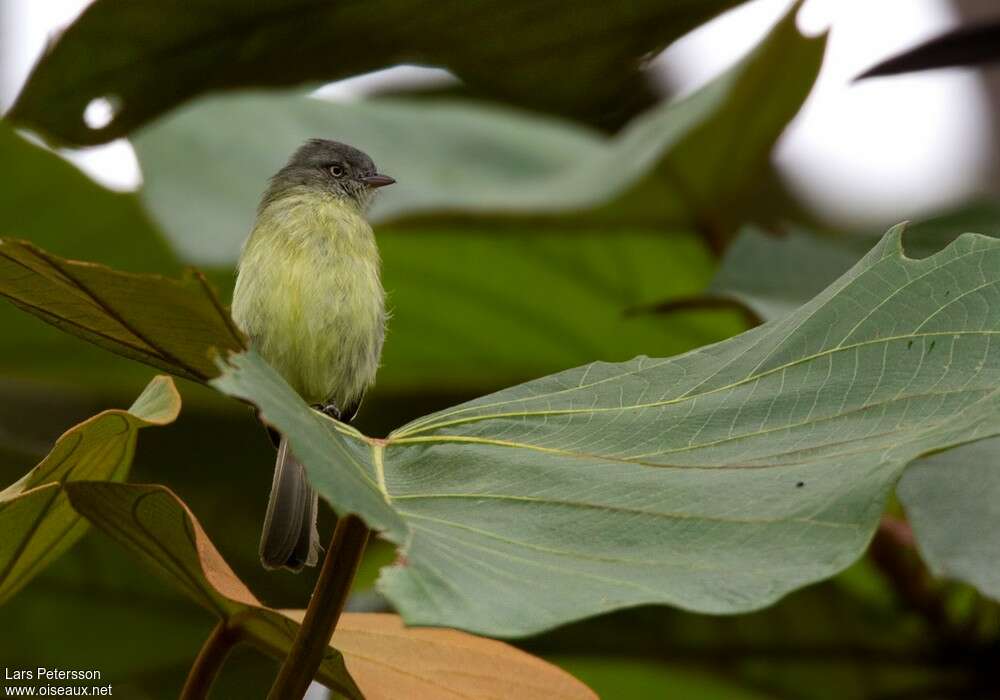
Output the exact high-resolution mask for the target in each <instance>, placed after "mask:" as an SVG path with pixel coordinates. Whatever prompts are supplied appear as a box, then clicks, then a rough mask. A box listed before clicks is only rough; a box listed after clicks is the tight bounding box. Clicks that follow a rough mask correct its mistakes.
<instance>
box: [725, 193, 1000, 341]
mask: <svg viewBox="0 0 1000 700" xmlns="http://www.w3.org/2000/svg"><path fill="white" fill-rule="evenodd" d="M965 231H977V232H981V233H983V234H985V235H989V236H992V237H994V238H1000V206H998V205H997V203H993V202H981V203H978V204H973V205H969V206H966V207H962V208H960V209H956V210H954V211H950V212H947V213H944V214H941V215H939V216H936V217H934V218H932V219H928V220H926V221H921V222H919V223H917V224H913V225H911V226H908V227H907V229H906V236H905V241H904V243H905V245H906V251H907V254H908V255H910V256H912V257H916V258H923V257H927V256H928V255H932V254H934V253H936V252H937V251H939V250H941V249H942V248H944V247H945V246H946V245H948V244H949V243H950V242H952V241H953V240H954V239H955V238H956V237H957V236H958V234H960V233H962V232H965ZM873 242H874V237H872V236H869V235H859V234H854V235H839V236H833V235H826V236H824V235H818V234H816V233H811V232H809V231H805V230H794V231H792V232H791V233H789V234H787V235H784V236H780V237H778V236H773V235H769V234H767V233H765V232H763V231H759V230H757V229H753V228H748V229H746V230H744V231H743V232H742V234H741V235H740V236H739V237H738V238H737V239H736V240H735V241H734V242H733V244H732V245H731V246H730V247H729V249H728V250H727V251H726V255H725V257H724V258H723V260H722V264H721V266H720V267H719V271H718V272H717V273H716V275H715V278H714V279H713V280H712V283H711V285H710V286H709V290H708V294H709V296H710V297H714V298H723V299H732V300H734V301H737V302H739V303H741V304H743V305H745V306H746V307H747V308H748V309H750V310H751V311H753V312H754V313H755V314H756V315H757V316H759V317H760V318H761V319H763V320H765V321H771V320H774V319H776V318H780V317H782V316H784V315H785V314H787V313H789V312H791V311H793V310H795V309H796V308H798V307H799V306H801V305H802V304H804V303H806V302H807V301H808V300H809V299H811V298H812V297H813V296H815V295H816V294H818V293H819V292H821V291H822V290H823V289H824V288H825V287H826V286H827V285H829V284H831V283H832V282H833V281H834V280H836V279H837V278H838V277H839V276H840V275H842V274H843V273H844V272H846V271H847V270H848V269H850V267H851V266H852V265H853V264H854V263H855V262H857V261H858V260H859V259H860V258H861V257H862V256H863V255H864V254H865V252H866V251H867V250H868V249H869V248H870V247H871V245H872V243H873ZM765 269H766V270H767V274H766V275H764V274H761V270H765Z"/></svg>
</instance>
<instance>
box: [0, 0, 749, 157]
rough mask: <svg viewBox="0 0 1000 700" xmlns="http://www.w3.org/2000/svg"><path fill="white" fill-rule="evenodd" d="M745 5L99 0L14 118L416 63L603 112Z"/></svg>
mask: <svg viewBox="0 0 1000 700" xmlns="http://www.w3.org/2000/svg"><path fill="white" fill-rule="evenodd" d="M738 3H739V0H683V1H682V2H670V3H663V2H657V1H656V0H641V1H640V2H632V3H606V2H601V1H599V0H585V1H584V2H577V3H575V4H574V5H573V6H572V8H567V7H566V6H565V5H564V4H563V3H559V2H554V1H553V0H545V1H544V2H541V3H539V2H530V1H528V0H504V1H503V2H501V1H500V0H483V1H481V2H477V3H467V2H457V1H456V0H448V1H447V2H443V3H437V4H435V5H434V6H428V5H427V4H426V3H425V2H422V1H420V0H370V1H369V2H364V3H358V2H315V0H300V1H299V2H295V3H288V2H284V1H283V0H266V1H264V2H256V3H253V4H252V5H250V6H248V5H247V4H246V3H243V2H238V1H237V0H227V1H225V2H216V3H214V4H213V6H212V8H211V10H210V11H208V10H206V11H202V12H191V11H189V10H188V9H187V8H186V7H185V6H184V5H183V4H180V3H177V2H168V3H164V2H160V1H158V0H141V1H139V2H131V3H129V4H127V5H122V4H121V3H118V2H114V0H98V1H97V2H95V3H93V4H92V5H91V6H90V7H89V8H88V9H86V10H85V11H84V12H83V14H82V15H81V17H80V18H79V19H78V20H77V21H76V22H75V23H74V24H73V25H72V26H71V27H70V28H69V29H68V30H67V31H66V32H64V33H63V35H62V36H61V37H60V38H59V41H58V42H57V43H56V44H55V45H54V46H52V47H50V49H49V50H48V51H47V52H46V53H45V55H44V56H43V57H42V59H41V61H40V62H39V64H38V65H37V66H36V67H35V70H34V71H33V73H32V75H31V76H30V78H29V80H28V83H27V85H26V86H25V88H24V89H23V90H22V92H21V95H20V96H19V98H18V100H17V103H16V104H15V105H14V107H13V109H12V111H11V115H12V116H13V117H14V118H16V119H18V120H19V121H21V122H22V123H26V124H29V125H31V126H32V127H33V128H37V129H40V130H42V131H45V132H47V133H49V134H51V135H53V136H55V137H58V138H60V139H62V140H65V141H70V142H74V143H78V144H93V143H101V142H104V141H108V140H110V139H113V138H115V137H117V136H122V135H124V134H127V133H128V132H129V131H131V130H132V129H134V128H135V127H136V126H139V125H141V124H143V123H145V122H147V121H149V120H151V119H153V118H154V117H156V116H158V115H159V114H161V113H163V112H165V111H167V110H169V109H170V108H172V107H174V106H176V105H177V104H179V103H181V102H183V101H185V100H187V99H189V98H191V97H193V96H195V95H198V94H200V93H203V92H206V91H210V90H218V89H225V88H233V87H248V86H255V85H260V86H276V85H293V84H298V83H303V82H306V81H329V80H336V79H338V78H343V77H347V76H350V75H354V74H358V73H365V72H368V71H371V70H375V69H378V68H383V67H386V66H392V65H394V64H397V63H404V62H406V63H414V62H415V63H422V64H430V65H438V66H443V67H446V68H449V69H451V70H452V71H453V72H455V73H456V74H457V75H458V76H459V77H461V78H462V79H464V80H465V81H467V82H468V83H469V84H470V85H471V86H473V87H474V88H476V89H478V90H479V91H482V92H485V93H487V94H491V95H493V96H496V97H500V98H505V99H510V100H514V101H517V102H521V103H524V104H528V105H532V106H536V107H542V108H550V109H557V110H560V111H566V112H570V113H583V114H585V115H589V116H591V117H596V116H598V115H602V114H607V113H609V112H610V113H612V114H614V113H615V112H617V111H620V110H622V109H625V108H627V107H628V106H629V105H628V104H627V101H628V100H629V99H631V98H633V97H634V95H633V94H632V93H633V91H634V90H635V88H636V85H637V83H638V80H637V79H636V74H637V69H638V68H639V64H640V62H641V61H643V60H644V59H646V58H647V57H648V56H649V55H650V54H652V53H654V52H656V51H658V50H660V49H662V48H663V47H664V46H666V45H667V44H668V43H670V42H671V41H673V40H674V39H676V38H677V37H679V36H680V35H681V34H684V33H685V32H687V31H689V30H691V29H693V28H694V27H696V26H697V25H698V24H700V23H702V22H704V21H706V20H707V19H709V18H710V17H712V16H714V15H716V14H718V13H719V12H721V11H722V10H725V9H727V8H729V7H732V6H733V5H736V4H738ZM109 46H113V47H114V50H108V47H109ZM207 65H211V66H212V70H206V66H207ZM102 97H113V98H114V100H115V101H116V102H117V103H118V104H119V108H118V112H117V115H116V116H115V118H114V119H113V120H112V121H111V123H110V124H108V125H107V126H105V127H103V128H99V129H90V128H89V127H88V126H87V125H86V124H85V123H84V121H83V113H84V110H85V108H86V107H87V105H88V104H89V103H90V102H91V100H93V99H95V98H102Z"/></svg>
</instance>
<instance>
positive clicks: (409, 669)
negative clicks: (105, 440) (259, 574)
mask: <svg viewBox="0 0 1000 700" xmlns="http://www.w3.org/2000/svg"><path fill="white" fill-rule="evenodd" d="M67 490H68V492H69V497H70V501H71V503H72V504H73V507H74V508H76V509H77V510H79V511H80V512H81V513H82V514H84V515H85V517H87V518H88V519H89V520H90V521H91V522H92V523H93V524H94V525H95V526H97V527H98V528H100V529H101V530H103V531H104V532H105V533H106V534H107V535H109V536H110V537H112V538H113V539H114V540H116V541H118V542H119V543H120V544H122V545H124V546H125V547H126V548H127V549H128V550H129V551H131V552H132V553H133V554H135V555H136V556H137V557H138V558H139V559H141V560H142V561H144V562H145V563H146V564H147V565H149V566H150V567H151V568H153V570H154V571H156V572H157V573H159V574H160V575H161V576H164V577H165V578H167V579H168V580H170V581H172V582H173V583H174V584H175V585H177V586H179V587H180V588H181V589H182V590H183V591H184V592H185V593H187V595H188V596H189V597H190V598H192V599H193V600H194V601H196V602H197V603H199V604H200V605H202V606H203V607H205V608H208V609H209V610H210V611H212V612H214V613H215V614H216V615H218V616H219V617H221V618H222V619H225V620H228V621H229V622H230V623H231V624H233V625H236V626H238V627H239V628H240V629H241V630H242V632H243V633H244V634H245V635H246V637H247V641H249V642H250V643H252V644H253V645H255V646H257V647H259V648H260V649H261V650H263V651H265V652H266V653H268V654H270V655H272V656H276V657H279V658H280V657H281V656H283V655H285V654H287V652H288V650H289V648H290V647H291V643H292V641H293V640H294V637H295V634H296V632H297V627H298V623H299V621H301V619H302V615H303V611H301V610H294V611H280V610H274V609H271V608H268V607H265V606H263V605H261V603H260V602H259V601H258V600H257V599H256V598H255V597H254V596H253V594H251V593H250V591H249V590H248V589H247V588H246V586H244V585H243V583H242V582H241V581H240V580H239V579H238V578H237V577H236V575H235V574H234V573H233V572H232V570H231V569H230V568H229V566H228V565H227V564H226V562H225V561H224V560H223V559H222V557H221V556H220V555H219V553H218V551H217V550H216V549H215V547H214V545H213V544H212V543H211V541H210V540H209V539H208V537H207V536H206V535H205V532H204V531H203V530H202V529H201V526H200V525H199V524H198V521H197V520H196V519H195V517H194V515H193V514H192V513H191V512H190V511H189V510H188V509H187V508H186V507H185V506H184V504H183V503H182V502H181V501H180V499H178V498H177V496H175V495H174V494H173V493H172V492H171V491H170V490H169V489H167V488H165V487H162V486H155V485H136V484H108V483H98V482H93V483H91V482H76V483H73V484H70V485H69V486H68V487H67ZM345 662H346V666H345ZM348 672H350V673H349V674H348ZM317 678H318V680H320V681H321V682H322V683H324V684H326V685H328V686H330V687H331V688H333V689H334V690H336V691H337V692H340V693H344V694H346V695H347V696H348V697H354V698H360V697H364V698H368V699H369V700H375V699H377V698H399V697H408V698H421V697H427V698H430V697H434V698H437V697H451V696H455V697H471V698H495V697H508V696H511V697H513V696H512V695H510V691H513V692H515V694H516V696H517V697H523V698H557V697H558V698H593V697H595V696H594V695H593V694H592V693H590V692H589V691H588V690H587V689H586V687H585V686H583V685H581V684H580V683H579V682H577V681H575V680H574V679H573V678H572V677H570V676H569V675H567V674H566V673H565V672H563V671H560V670H558V669H557V668H555V667H553V666H550V665H549V664H546V663H545V662H543V661H541V660H539V659H535V658H534V657H531V656H529V655H528V654H526V653H524V652H521V651H518V650H516V649H513V648H511V647H509V646H507V645H506V644H503V643H500V642H495V641H492V640H486V639H477V638H475V637H472V636H471V635H468V634H464V633H461V632H456V631H453V630H419V629H406V628H404V627H403V626H402V624H401V622H400V621H399V618H398V617H397V616H395V615H383V614H360V613H355V614H352V613H345V614H344V615H343V616H342V618H341V622H340V624H339V625H338V629H337V631H336V632H335V633H334V636H333V639H332V640H331V649H330V651H329V653H328V654H327V656H326V658H325V659H324V661H323V664H322V666H321V667H320V671H319V675H318V676H317ZM355 683H357V684H356V685H355Z"/></svg>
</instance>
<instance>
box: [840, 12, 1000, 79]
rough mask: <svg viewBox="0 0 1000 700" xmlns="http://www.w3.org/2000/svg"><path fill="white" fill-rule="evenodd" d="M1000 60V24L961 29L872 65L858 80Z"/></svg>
mask: <svg viewBox="0 0 1000 700" xmlns="http://www.w3.org/2000/svg"><path fill="white" fill-rule="evenodd" d="M998 61H1000V22H992V23H987V24H979V25H973V26H966V27H958V28H957V29H952V30H951V31H948V32H945V33H944V34H941V35H940V36H936V37H934V38H932V39H929V40H927V41H925V42H923V43H921V44H919V45H917V46H915V47H913V48H912V49H907V50H906V51H903V52H901V53H898V54H896V55H895V56H892V57H890V58H887V59H885V60H884V61H881V62H880V63H878V64H876V65H874V66H872V67H871V68H869V69H868V70H866V71H865V72H864V73H862V74H861V75H859V76H858V77H857V80H864V79H866V78H875V77H880V76H885V75H898V74H900V73H912V72H915V71H924V70H933V69H935V68H952V67H955V66H978V65H983V64H988V63H996V62H998Z"/></svg>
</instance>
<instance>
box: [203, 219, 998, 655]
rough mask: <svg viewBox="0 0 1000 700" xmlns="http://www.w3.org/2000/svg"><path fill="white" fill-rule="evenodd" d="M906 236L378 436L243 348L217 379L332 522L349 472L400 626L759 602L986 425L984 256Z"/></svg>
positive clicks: (991, 381) (986, 431)
mask: <svg viewBox="0 0 1000 700" xmlns="http://www.w3.org/2000/svg"><path fill="white" fill-rule="evenodd" d="M901 232H902V229H901V227H897V228H895V229H893V230H892V231H890V232H889V233H888V234H887V235H886V236H885V238H883V240H882V241H881V242H880V243H879V244H878V245H877V246H876V247H875V248H874V249H873V250H872V251H871V252H870V253H869V254H868V255H867V256H865V258H864V259H863V260H862V261H861V262H859V263H858V264H857V265H856V266H854V267H853V268H852V269H851V270H850V271H849V272H847V273H846V274H845V275H844V276H843V277H841V278H840V279H839V280H837V281H836V282H835V283H834V284H833V285H831V286H830V287H829V288H828V289H827V290H825V291H824V292H822V293H821V294H820V295H819V296H817V297H816V298H815V299H813V300H812V301H811V302H809V303H808V304H806V305H805V306H803V307H802V308H800V309H798V310H797V311H796V312H794V313H792V314H790V315H788V316H786V317H784V318H782V319H779V320H777V321H774V322H772V323H768V324H766V325H764V326H760V327H758V328H756V329H754V330H752V331H749V332H747V333H744V334H743V335H740V336H737V337H736V338H733V339H730V340H728V341H724V342H722V343H719V344H716V345H713V346H709V347H706V348H703V349H701V350H698V351H694V352H691V353H688V354H686V355H682V356H680V357H676V358H672V359H650V358H646V357H640V358H637V359H635V360H633V361H631V362H627V363H622V364H607V363H600V362H598V363H593V364H591V365H588V366H586V367H580V368H577V369H573V370H568V371H566V372H562V373H560V374H557V375H553V376H551V377H546V378H544V379H539V380H536V381H534V382H529V383H527V384H524V385H521V386H517V387H513V388H511V389H508V390H506V391H503V392H500V393H498V394H494V395H491V396H487V397H484V398H482V399H477V400H476V401H473V402H470V403H467V404H463V405H461V406H458V407H456V408H453V409H449V410H446V411H442V412H439V413H436V414H433V415H430V416H427V417H425V418H422V419H419V420H417V421H414V422H412V423H410V424H408V425H407V426H404V427H403V428H401V429H399V430H397V431H395V432H393V433H392V434H391V435H390V436H389V438H388V439H387V440H371V439H366V438H364V437H363V436H361V435H359V434H357V433H356V432H354V431H353V430H352V429H349V428H346V427H342V426H339V425H338V424H336V423H334V422H333V421H328V420H326V419H323V418H320V417H319V416H318V414H316V413H314V412H312V411H311V410H310V409H309V408H308V407H307V406H306V405H305V404H304V403H303V402H302V401H301V399H299V398H298V397H297V396H296V395H295V394H294V392H292V391H291V390H290V389H289V388H288V387H287V385H285V384H284V383H283V382H282V381H281V380H280V379H279V378H278V377H277V376H276V375H275V374H274V373H273V371H271V370H269V369H268V368H267V367H266V365H264V363H263V362H262V361H261V359H260V358H259V357H258V356H256V355H255V354H253V353H247V354H244V355H238V356H235V357H234V358H233V359H232V366H231V367H230V368H229V369H228V371H227V372H225V373H224V374H223V375H222V376H221V377H219V378H218V379H216V380H214V381H213V385H214V386H216V387H217V388H219V389H220V390H222V391H224V392H226V393H228V394H230V395H233V396H238V397H241V398H245V399H247V400H249V401H252V402H254V403H256V404H257V405H258V406H259V407H260V408H261V410H262V412H263V415H264V417H265V420H267V421H269V422H270V423H272V424H273V425H274V426H275V427H277V428H278V429H279V430H280V431H281V432H282V433H284V434H285V435H287V436H288V438H289V440H290V441H291V445H292V448H293V449H294V450H295V452H296V454H297V455H298V456H299V457H300V458H301V459H302V460H303V462H304V463H305V464H306V465H307V468H308V469H309V475H310V479H311V480H312V482H313V484H314V486H315V487H316V488H317V489H318V490H319V492H320V493H321V495H322V496H323V497H324V498H325V499H326V500H327V501H328V502H329V503H330V504H331V505H332V506H333V507H334V509H335V510H337V511H338V512H340V513H343V512H346V511H349V510H354V508H355V507H356V503H357V501H356V500H355V501H353V503H351V505H348V503H349V501H348V499H349V498H350V499H356V495H355V494H347V493H345V491H344V490H342V489H338V488H337V487H338V486H341V485H342V484H344V483H345V480H346V479H348V476H347V474H350V473H353V475H352V476H351V477H350V478H352V479H360V480H363V481H365V482H366V483H367V486H366V491H365V493H366V494H367V496H366V498H368V499H369V503H370V505H368V506H367V507H366V508H365V509H363V510H362V509H360V508H358V509H357V511H356V512H358V513H359V514H360V515H361V516H362V517H364V518H366V519H367V520H369V522H372V523H373V524H376V525H377V526H381V527H385V528H386V532H385V535H386V537H388V538H389V539H391V540H392V541H394V542H396V543H397V544H400V545H402V546H403V554H404V557H405V563H404V564H402V565H400V566H396V567H393V568H391V569H388V570H384V571H383V576H382V579H381V586H382V589H383V591H384V592H385V593H386V594H387V595H388V596H389V598H390V599H391V600H392V601H393V603H394V604H395V605H396V606H397V607H398V609H399V610H400V611H401V612H402V614H403V616H404V617H405V618H406V619H407V621H408V622H410V623H413V624H439V625H449V626H461V627H463V628H466V629H471V630H476V631H482V632H487V633H490V634H494V635H511V636H513V635H523V634H529V633H532V632H537V631H540V630H544V629H547V628H550V627H553V626H556V625H559V624H562V623H565V622H567V621H570V620H573V619H577V618H581V617H584V616H587V615H592V614H595V613H598V612H603V611H609V610H613V609H616V608H622V607H628V606H633V605H638V604H641V603H669V604H673V605H677V606H680V607H684V608H688V609H692V610H697V611H702V612H709V613H732V612H739V611H746V610H752V609H755V608H759V607H762V606H765V605H768V604H770V603H772V602H774V601H775V600H776V599H778V598H779V597H780V596H782V595H784V594H785V593H787V592H788V591H790V590H793V589H795V588H798V587H801V586H803V585H806V584H808V583H811V582H814V581H817V580H821V579H824V578H827V577H829V576H832V575H833V574H835V573H836V572H838V571H840V570H842V569H843V568H845V567H846V566H847V565H848V564H849V563H850V562H852V561H853V560H854V559H855V558H856V557H857V556H858V555H859V554H860V553H861V552H862V551H863V549H864V548H865V546H866V545H867V543H868V540H869V538H870V537H871V534H872V532H873V530H874V527H875V524H876V522H877V519H878V516H879V514H880V512H881V510H882V507H883V505H884V501H885V497H886V495H887V493H888V492H889V490H890V489H891V487H892V485H893V484H894V482H895V480H896V479H897V478H898V476H899V474H900V473H901V471H902V469H903V467H904V466H905V465H906V464H907V463H909V462H910V461H912V460H913V459H915V458H917V457H919V456H920V455H922V454H925V453H927V452H930V451H934V450H939V449H943V448H945V447H949V446H953V445H957V444H959V443H962V442H967V441H971V440H975V439H977V438H982V437H987V436H990V435H993V434H996V433H997V432H1000V420H998V412H1000V405H998V401H997V398H996V392H997V389H996V387H997V385H998V380H1000V351H998V350H997V347H998V346H997V345H996V344H995V343H994V342H993V336H994V335H996V334H998V333H1000V317H998V313H1000V305H997V304H991V303H989V300H990V299H991V298H992V296H991V295H992V294H995V289H996V287H997V285H998V284H1000V242H998V241H996V240H994V239H990V238H986V237H983V236H977V235H974V234H968V235H963V236H961V237H960V238H959V239H957V241H956V242H955V243H953V244H952V245H951V246H949V247H948V248H947V249H945V250H944V251H942V252H940V253H938V254H937V255H934V256H932V257H930V258H926V259H923V260H912V259H908V258H906V257H905V256H904V255H903V253H902V247H901ZM335 433H337V434H338V435H339V437H337V436H336V435H334V434H335ZM333 442H336V443H337V446H338V450H339V451H334V450H333V449H329V448H328V445H330V444H331V443H333ZM344 446H346V447H347V449H349V450H350V451H351V455H350V457H349V458H345V457H343V455H342V449H343V447H344ZM375 492H378V493H380V494H381V495H382V497H383V502H381V503H378V502H377V501H376V499H375ZM372 502H373V503H372ZM390 511H394V512H395V513H396V516H397V518H398V521H401V523H402V524H400V522H398V521H396V518H392V517H391V516H389V512H390Z"/></svg>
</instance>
